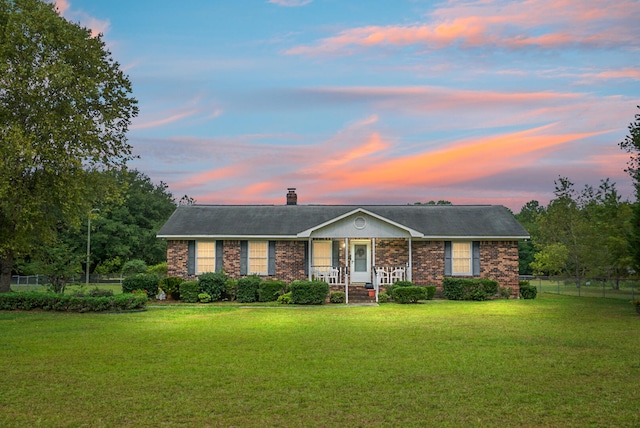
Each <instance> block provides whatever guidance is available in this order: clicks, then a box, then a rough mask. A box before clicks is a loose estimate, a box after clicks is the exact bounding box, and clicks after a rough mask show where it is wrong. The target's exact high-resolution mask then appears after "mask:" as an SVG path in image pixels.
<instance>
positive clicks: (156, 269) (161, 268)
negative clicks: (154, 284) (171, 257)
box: [147, 262, 168, 293]
mask: <svg viewBox="0 0 640 428" xmlns="http://www.w3.org/2000/svg"><path fill="white" fill-rule="evenodd" d="M147 273H155V274H156V275H158V276H167V273H168V268H167V262H162V263H158V264H156V265H153V266H149V267H148V268H147ZM166 292H167V291H166V290H165V293H166Z"/></svg>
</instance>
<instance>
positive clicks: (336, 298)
mask: <svg viewBox="0 0 640 428" xmlns="http://www.w3.org/2000/svg"><path fill="white" fill-rule="evenodd" d="M346 300H347V295H346V293H345V292H344V291H332V292H331V294H330V295H329V301H330V302H331V303H344V302H345V301H346Z"/></svg>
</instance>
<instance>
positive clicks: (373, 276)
mask: <svg viewBox="0 0 640 428" xmlns="http://www.w3.org/2000/svg"><path fill="white" fill-rule="evenodd" d="M375 265H376V238H372V239H371V282H373V288H374V289H375V290H376V303H378V281H376V270H375V268H374V266H375Z"/></svg>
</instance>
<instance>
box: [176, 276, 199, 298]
mask: <svg viewBox="0 0 640 428" xmlns="http://www.w3.org/2000/svg"><path fill="white" fill-rule="evenodd" d="M198 294H200V286H199V284H198V281H184V282H182V283H180V300H182V301H183V302H186V303H197V302H198Z"/></svg>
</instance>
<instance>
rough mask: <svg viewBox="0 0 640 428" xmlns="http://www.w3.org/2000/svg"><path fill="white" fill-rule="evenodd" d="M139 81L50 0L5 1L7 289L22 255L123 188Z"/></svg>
mask: <svg viewBox="0 0 640 428" xmlns="http://www.w3.org/2000/svg"><path fill="white" fill-rule="evenodd" d="M131 92H132V90H131V83H130V81H129V79H128V77H127V76H125V75H124V74H123V72H122V71H121V70H120V66H119V64H118V63H117V62H116V61H114V60H113V59H112V58H111V54H110V52H109V51H108V50H107V49H106V47H105V44H104V42H103V41H102V37H101V36H100V35H99V36H97V37H91V32H90V30H88V29H86V28H82V27H80V26H79V25H78V24H75V23H71V22H69V21H67V20H65V19H64V18H62V17H61V16H60V15H59V14H58V13H57V12H56V11H55V10H54V6H53V5H52V4H50V3H47V2H44V1H41V0H0V162H2V164H1V166H0V267H1V275H0V292H2V291H9V281H10V275H11V268H12V265H13V260H14V257H15V256H17V255H20V254H24V253H27V252H28V251H29V250H30V248H31V247H32V244H33V243H34V242H47V241H50V240H52V239H54V238H55V236H56V233H57V230H58V226H59V224H60V222H68V223H72V224H73V223H77V222H79V221H80V219H81V218H82V217H86V215H87V213H88V212H89V211H90V210H91V208H92V205H93V203H94V201H95V200H96V197H97V196H101V197H106V195H108V194H110V193H112V192H114V191H115V190H116V187H115V183H114V182H104V181H100V180H102V178H103V177H104V175H102V174H98V172H104V171H109V170H118V169H121V168H123V167H125V166H126V164H127V162H128V161H129V160H131V159H132V158H133V156H132V148H131V146H130V145H129V144H128V143H127V139H126V132H127V130H128V127H129V125H130V123H131V119H132V118H133V117H135V116H136V115H137V113H138V109H137V102H136V100H135V99H134V98H133V97H132V95H131Z"/></svg>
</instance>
